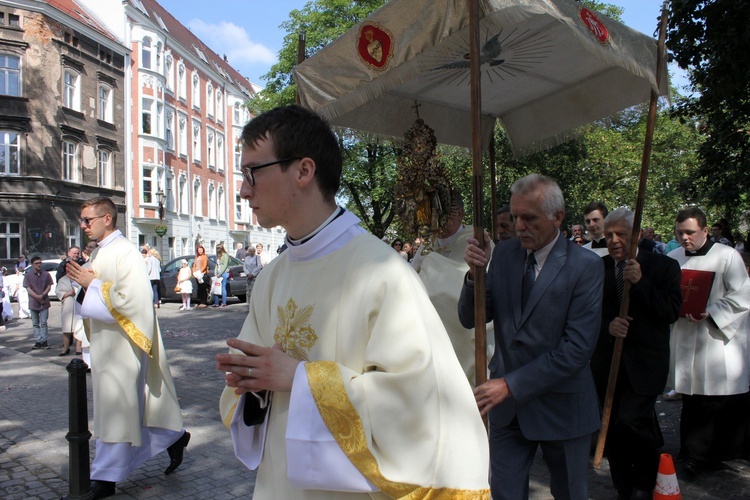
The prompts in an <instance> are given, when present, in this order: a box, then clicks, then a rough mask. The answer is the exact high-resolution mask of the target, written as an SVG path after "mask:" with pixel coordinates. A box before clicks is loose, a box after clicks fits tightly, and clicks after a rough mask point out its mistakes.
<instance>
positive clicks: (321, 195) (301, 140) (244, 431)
mask: <svg viewBox="0 0 750 500" xmlns="http://www.w3.org/2000/svg"><path fill="white" fill-rule="evenodd" d="M242 142H243V149H242V171H243V174H244V181H243V183H242V189H241V194H242V197H243V198H244V199H246V200H248V202H249V203H250V207H251V208H252V209H253V213H254V214H255V216H256V217H257V218H258V221H259V223H260V224H261V225H262V226H264V227H273V226H277V225H281V226H283V227H284V229H286V231H287V239H286V244H287V247H288V248H287V251H285V252H283V253H282V254H281V255H280V256H279V257H277V258H276V259H274V260H273V261H271V262H270V263H269V264H268V266H266V267H265V268H264V270H263V272H262V273H260V275H259V276H258V280H257V283H256V284H255V290H254V292H253V295H252V299H251V301H250V310H251V312H250V314H249V315H248V317H247V320H246V321H245V324H244V325H243V327H242V331H241V333H240V336H239V338H238V339H230V340H228V341H227V344H228V345H229V346H230V348H231V349H230V353H228V354H218V355H217V356H216V359H217V362H218V363H217V368H218V369H219V370H221V371H223V372H227V375H226V382H227V387H226V388H225V390H224V393H223V394H222V396H221V413H222V418H223V420H224V422H225V424H226V425H228V426H230V429H231V433H232V439H233V442H234V448H235V453H236V455H237V456H238V458H239V459H240V460H241V461H242V462H243V463H244V464H245V465H246V466H247V467H248V468H250V469H255V468H258V475H257V480H256V486H255V491H254V493H253V498H255V499H256V500H262V499H265V498H274V499H276V498H295V499H310V498H319V499H339V498H362V497H363V498H391V497H394V498H400V497H405V496H409V497H410V498H425V497H430V498H489V487H488V479H487V475H488V467H489V453H488V444H487V437H486V432H485V430H484V426H483V425H482V421H481V418H480V415H479V411H478V409H477V405H476V402H475V401H474V397H473V394H472V390H471V387H470V385H469V382H468V381H467V379H466V377H465V376H464V374H463V371H462V369H461V366H460V364H459V362H458V360H457V358H456V355H455V354H454V352H453V348H452V347H451V343H450V340H449V339H448V335H447V334H446V332H445V328H444V327H443V326H442V324H441V322H440V318H439V317H438V315H437V313H436V312H435V309H434V307H433V306H432V305H431V304H430V300H429V298H428V297H427V294H426V293H425V291H424V287H423V286H422V284H421V283H420V280H419V277H418V276H417V274H416V273H415V272H414V271H413V270H412V269H411V268H410V267H409V264H408V263H406V262H405V261H404V260H403V259H402V258H401V257H400V256H399V254H398V253H396V252H394V251H393V250H392V249H391V248H389V247H388V246H387V245H384V244H383V243H382V242H381V241H380V240H379V239H378V238H376V237H375V236H373V235H371V234H368V233H366V232H365V230H364V229H363V228H362V227H361V226H360V224H359V222H360V221H359V219H357V217H356V216H354V215H353V214H352V213H350V212H347V211H346V210H344V209H343V208H340V207H338V206H336V203H335V201H334V196H335V194H336V191H337V190H338V187H339V182H340V177H341V168H342V159H341V152H340V150H339V147H338V140H337V139H336V136H335V135H334V134H333V132H332V131H331V129H330V127H329V126H328V124H327V123H326V122H325V121H324V120H322V119H321V118H320V117H319V116H317V115H316V114H314V113H312V112H311V111H308V110H306V109H305V108H302V107H299V106H288V107H282V108H276V109H273V110H271V111H269V112H267V113H264V114H262V115H260V116H258V117H257V118H255V119H253V120H252V121H251V122H250V123H249V124H247V125H246V126H245V128H244V130H243V133H242Z"/></svg>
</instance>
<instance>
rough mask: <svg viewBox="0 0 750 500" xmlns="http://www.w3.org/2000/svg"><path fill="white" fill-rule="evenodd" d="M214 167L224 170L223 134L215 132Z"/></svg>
mask: <svg viewBox="0 0 750 500" xmlns="http://www.w3.org/2000/svg"><path fill="white" fill-rule="evenodd" d="M216 169H217V170H218V171H219V172H221V171H223V170H224V136H223V135H221V134H216Z"/></svg>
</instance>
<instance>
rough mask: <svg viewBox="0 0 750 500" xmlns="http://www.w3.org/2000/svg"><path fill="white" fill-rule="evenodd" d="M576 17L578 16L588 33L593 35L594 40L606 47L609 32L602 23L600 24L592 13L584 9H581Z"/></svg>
mask: <svg viewBox="0 0 750 500" xmlns="http://www.w3.org/2000/svg"><path fill="white" fill-rule="evenodd" d="M578 15H579V16H580V18H581V21H583V24H585V25H586V27H587V28H588V29H589V31H590V32H591V33H593V34H594V36H595V37H596V39H597V40H599V42H600V43H601V44H602V45H606V44H607V42H609V31H608V30H607V27H606V26H604V23H602V22H601V21H600V20H599V18H598V17H596V15H595V14H594V13H593V12H592V11H590V10H589V9H587V8H586V7H581V9H580V10H579V11H578Z"/></svg>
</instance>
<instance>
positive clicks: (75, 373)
mask: <svg viewBox="0 0 750 500" xmlns="http://www.w3.org/2000/svg"><path fill="white" fill-rule="evenodd" d="M88 368H89V367H88V365H87V364H86V363H84V362H83V360H81V359H78V358H75V359H74V360H73V361H71V362H70V363H69V364H68V366H67V368H66V370H68V415H69V424H68V425H69V429H68V434H67V435H66V436H65V439H67V440H68V450H69V455H70V459H69V466H70V471H69V482H70V485H69V487H70V493H69V494H68V496H67V500H79V499H80V500H87V499H89V498H92V497H93V495H92V494H91V492H90V489H91V478H90V472H91V468H90V465H89V440H90V439H91V432H89V411H88V393H87V392H86V370H88Z"/></svg>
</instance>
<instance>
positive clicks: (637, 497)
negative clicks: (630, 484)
mask: <svg viewBox="0 0 750 500" xmlns="http://www.w3.org/2000/svg"><path fill="white" fill-rule="evenodd" d="M652 496H653V495H652V494H651V492H650V491H646V490H635V491H633V494H632V495H631V496H630V500H651V498H652Z"/></svg>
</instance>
